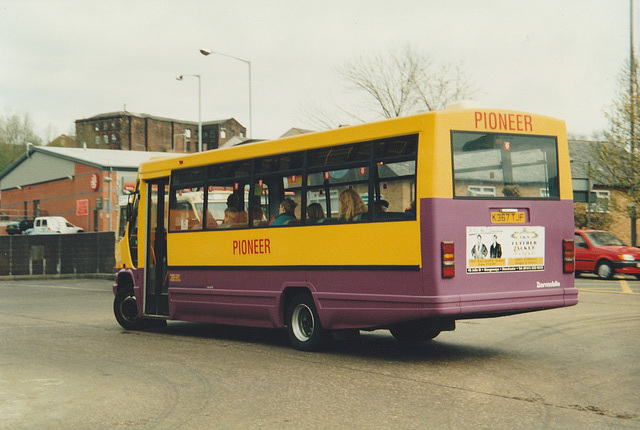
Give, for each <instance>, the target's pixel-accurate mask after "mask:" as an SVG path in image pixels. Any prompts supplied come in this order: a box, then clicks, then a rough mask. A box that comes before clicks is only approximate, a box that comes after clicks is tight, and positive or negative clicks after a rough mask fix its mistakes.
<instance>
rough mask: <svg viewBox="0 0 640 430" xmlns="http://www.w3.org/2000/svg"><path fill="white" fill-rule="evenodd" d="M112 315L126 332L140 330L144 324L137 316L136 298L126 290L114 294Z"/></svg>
mask: <svg viewBox="0 0 640 430" xmlns="http://www.w3.org/2000/svg"><path fill="white" fill-rule="evenodd" d="M113 313H114V314H115V315H116V320H117V321H118V323H119V324H120V325H121V326H122V327H123V328H124V329H126V330H141V329H142V328H143V327H144V322H143V320H142V318H140V315H138V303H137V302H136V296H135V295H134V294H133V291H131V290H130V289H128V288H124V289H122V290H120V291H118V292H117V293H116V298H115V300H114V301H113Z"/></svg>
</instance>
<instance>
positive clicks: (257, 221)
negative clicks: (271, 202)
mask: <svg viewBox="0 0 640 430" xmlns="http://www.w3.org/2000/svg"><path fill="white" fill-rule="evenodd" d="M251 214H252V215H253V225H254V226H256V227H258V226H263V225H266V219H265V217H264V212H262V208H261V207H260V206H257V205H256V206H254V207H253V212H251Z"/></svg>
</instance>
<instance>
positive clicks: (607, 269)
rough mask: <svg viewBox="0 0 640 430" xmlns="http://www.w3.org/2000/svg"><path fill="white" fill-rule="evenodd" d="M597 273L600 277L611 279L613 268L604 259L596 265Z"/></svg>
mask: <svg viewBox="0 0 640 430" xmlns="http://www.w3.org/2000/svg"><path fill="white" fill-rule="evenodd" d="M596 274H597V275H598V277H600V279H611V278H613V268H612V267H611V264H609V263H608V262H607V261H603V262H602V263H600V264H598V267H596Z"/></svg>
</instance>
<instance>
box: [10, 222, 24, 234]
mask: <svg viewBox="0 0 640 430" xmlns="http://www.w3.org/2000/svg"><path fill="white" fill-rule="evenodd" d="M7 234H9V235H11V234H22V230H21V229H20V221H11V222H10V223H9V224H7Z"/></svg>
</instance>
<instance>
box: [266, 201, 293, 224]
mask: <svg viewBox="0 0 640 430" xmlns="http://www.w3.org/2000/svg"><path fill="white" fill-rule="evenodd" d="M296 206H298V204H297V203H296V202H295V201H294V200H293V199H292V198H290V197H286V198H285V199H284V200H282V203H280V213H279V215H278V216H277V217H276V218H275V219H274V220H273V221H271V224H269V225H284V224H285V222H287V221H289V220H294V219H297V218H296V215H295V210H296Z"/></svg>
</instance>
